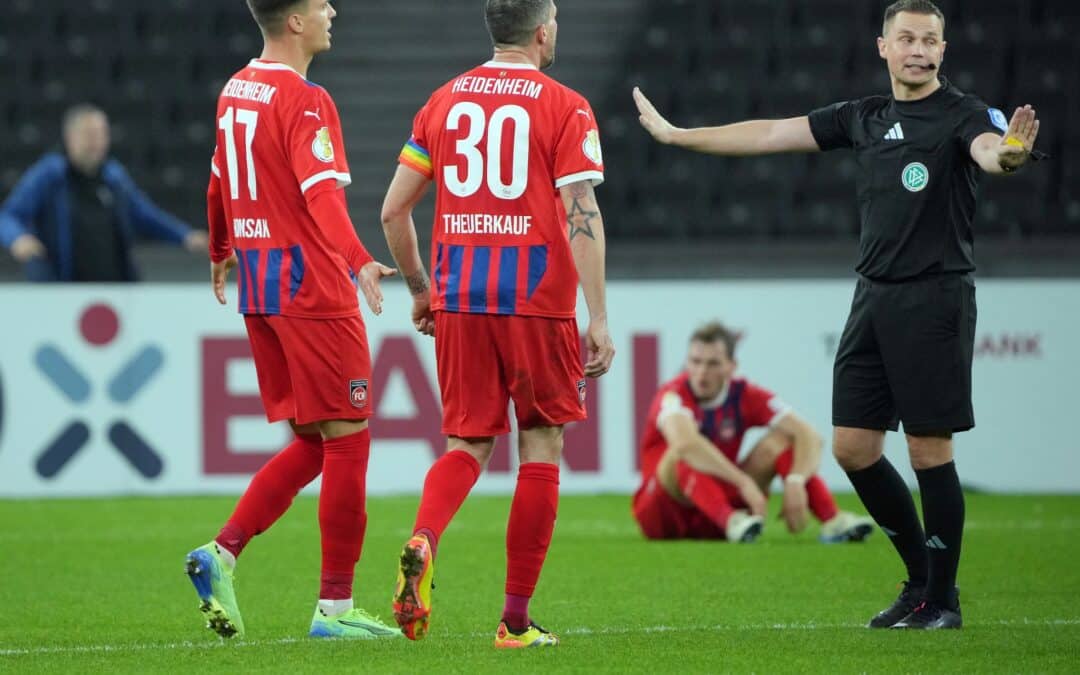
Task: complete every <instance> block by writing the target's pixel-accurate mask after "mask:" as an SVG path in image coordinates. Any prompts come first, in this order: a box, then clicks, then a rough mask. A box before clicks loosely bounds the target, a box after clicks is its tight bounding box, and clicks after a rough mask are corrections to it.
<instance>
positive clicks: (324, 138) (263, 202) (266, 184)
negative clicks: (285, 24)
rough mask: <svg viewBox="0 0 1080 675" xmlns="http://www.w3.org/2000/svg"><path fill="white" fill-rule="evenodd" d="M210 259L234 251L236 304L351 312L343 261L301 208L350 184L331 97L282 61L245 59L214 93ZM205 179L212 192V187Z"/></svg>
mask: <svg viewBox="0 0 1080 675" xmlns="http://www.w3.org/2000/svg"><path fill="white" fill-rule="evenodd" d="M217 127H218V128H217V147H216V148H215V149H214V159H213V162H212V165H211V169H212V174H213V175H212V176H211V183H213V181H215V180H219V181H220V183H221V184H220V194H221V198H220V201H221V207H220V208H221V209H222V210H223V211H224V218H219V217H215V209H216V208H217V205H215V204H210V205H209V210H210V225H211V228H210V229H211V232H210V234H211V258H212V259H213V260H215V262H216V261H220V260H222V259H224V258H226V257H227V256H228V254H229V252H230V251H231V250H232V249H235V251H236V255H237V258H238V260H239V263H240V264H239V267H238V270H237V271H238V274H237V277H238V283H239V287H240V292H239V297H240V312H242V313H244V314H280V315H283V316H295V317H308V318H334V317H343V316H354V315H356V314H358V313H359V303H358V300H357V295H356V283H355V278H354V277H353V275H352V273H351V271H350V269H349V265H348V263H347V262H346V261H345V258H344V257H343V256H342V255H341V253H340V252H339V251H338V249H337V247H335V246H334V244H333V243H332V242H331V240H330V238H329V237H328V236H327V235H326V233H324V232H322V231H321V230H320V229H319V227H318V225H316V222H315V220H314V219H313V218H312V216H311V214H310V213H309V211H308V204H309V203H310V202H311V201H312V200H313V199H314V198H315V197H316V196H317V195H319V194H321V193H323V192H327V191H336V193H337V194H336V195H335V198H339V199H341V200H344V199H345V192H344V190H343V189H342V188H343V187H344V186H346V185H348V184H349V183H350V182H351V178H350V177H349V165H348V164H347V163H346V161H345V146H344V144H343V142H342V134H341V122H340V120H339V119H338V112H337V108H336V107H335V106H334V101H333V100H332V99H331V98H330V95H329V94H328V93H327V92H326V90H325V89H323V88H322V87H320V86H318V85H316V84H314V83H312V82H308V81H307V80H305V79H304V78H303V77H302V76H301V75H300V74H299V73H298V72H296V71H295V70H293V69H292V68H290V67H289V66H287V65H285V64H282V63H274V62H270V61H261V60H258V59H256V60H253V61H251V62H250V63H249V64H248V65H247V66H246V67H245V68H243V69H242V70H240V71H239V72H237V73H236V74H235V75H233V76H232V78H231V79H230V80H229V81H228V83H226V85H225V88H224V89H223V90H222V92H221V96H220V97H219V99H218V107H217ZM213 187H214V186H213V184H211V192H213Z"/></svg>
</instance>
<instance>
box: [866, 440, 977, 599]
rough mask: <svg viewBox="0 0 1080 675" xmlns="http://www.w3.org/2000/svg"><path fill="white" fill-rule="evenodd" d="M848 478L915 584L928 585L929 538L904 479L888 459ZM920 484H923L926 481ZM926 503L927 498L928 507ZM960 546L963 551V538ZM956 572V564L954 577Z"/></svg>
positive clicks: (920, 480)
mask: <svg viewBox="0 0 1080 675" xmlns="http://www.w3.org/2000/svg"><path fill="white" fill-rule="evenodd" d="M954 475H955V474H954ZM848 478H850V479H851V484H852V485H853V486H854V487H855V492H857V493H858V495H859V499H861V500H862V503H863V506H865V507H866V510H867V512H868V513H869V514H870V517H871V518H873V519H874V521H875V522H877V524H878V527H880V528H881V531H882V532H884V533H885V534H886V535H888V537H889V541H891V542H892V544H893V546H895V547H896V552H897V553H899V554H900V557H901V558H903V560H904V565H906V566H907V572H908V580H909V581H910V582H911V585H912V586H926V581H927V579H926V575H927V570H928V569H929V566H930V563H929V561H928V559H927V555H926V551H927V549H926V538H925V537H924V536H923V528H922V523H920V522H919V514H918V513H917V512H916V511H915V501H914V500H913V499H912V498H911V490H909V489H908V486H907V484H906V483H904V479H903V478H901V477H900V474H899V473H897V472H896V468H895V467H893V465H892V464H890V463H889V460H887V459H885V457H882V458H881V459H879V460H878V461H877V462H875V463H874V464H871V465H870V466H868V467H866V468H865V469H860V470H858V471H849V472H848ZM919 482H920V484H921V483H922V478H920V479H919ZM925 504H926V497H925V496H924V497H923V505H924V507H925ZM938 536H941V535H938ZM957 544H958V546H957V548H958V549H959V539H958V540H957ZM955 571H956V565H955V564H954V565H953V572H954V574H955Z"/></svg>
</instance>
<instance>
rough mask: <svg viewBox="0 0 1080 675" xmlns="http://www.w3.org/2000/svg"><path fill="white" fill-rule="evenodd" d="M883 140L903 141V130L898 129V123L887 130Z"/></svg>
mask: <svg viewBox="0 0 1080 675" xmlns="http://www.w3.org/2000/svg"><path fill="white" fill-rule="evenodd" d="M885 140H887V141H902V140H904V130H903V129H902V128H901V127H900V123H899V122H897V123H896V124H894V125H892V129H889V133H887V134H885Z"/></svg>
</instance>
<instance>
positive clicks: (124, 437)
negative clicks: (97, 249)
mask: <svg viewBox="0 0 1080 675" xmlns="http://www.w3.org/2000/svg"><path fill="white" fill-rule="evenodd" d="M103 310H107V311H108V312H109V313H111V310H108V309H107V308H103V307H102V306H100V305H98V306H96V307H93V308H91V309H90V310H88V311H87V313H86V314H84V326H83V328H84V335H86V337H87V340H88V341H89V342H91V343H93V344H104V343H105V342H108V341H110V340H111V338H112V335H115V332H113V333H112V335H110V336H109V337H108V338H107V339H106V340H105V341H104V342H102V341H97V340H95V339H93V337H92V336H91V335H90V334H88V333H87V331H86V325H85V322H86V317H87V316H88V315H89V314H90V313H91V312H92V311H99V312H100V311H103ZM112 317H113V321H115V314H112ZM164 363H165V356H164V354H163V353H162V352H161V350H160V349H158V348H157V347H154V346H148V347H143V348H142V350H140V351H139V352H138V353H137V354H136V355H135V356H134V357H133V358H131V359H130V360H129V361H128V362H127V363H126V364H124V366H123V367H122V368H120V370H119V371H118V372H117V373H116V375H114V376H113V378H112V379H111V380H110V381H109V382H108V385H107V386H106V392H107V393H108V396H109V398H110V399H111V400H112V401H114V402H116V403H120V404H124V403H128V402H129V401H131V400H132V399H133V398H135V396H137V395H138V393H139V392H140V391H141V390H142V389H143V387H145V386H146V385H147V384H148V383H149V382H150V380H152V379H153V378H154V376H155V375H156V374H157V372H158V371H159V370H161V366H162V365H163V364H164ZM34 364H35V365H36V366H37V368H38V370H40V371H41V373H42V374H43V375H45V377H46V378H47V379H48V380H49V381H50V382H52V384H53V385H54V386H55V387H56V388H57V389H58V390H60V393H61V394H63V395H64V397H65V398H67V399H68V400H69V401H71V402H72V403H75V404H80V403H85V402H86V401H88V400H89V399H90V392H91V385H90V381H89V380H88V379H87V378H86V376H85V375H84V374H83V373H82V371H80V370H79V369H78V368H77V367H76V366H75V364H73V363H72V362H71V360H70V359H68V358H67V357H66V356H64V354H63V353H61V351H60V350H59V349H58V348H57V347H55V346H54V345H50V344H47V345H43V346H42V347H40V348H39V349H38V350H37V352H36V353H35V354H34ZM108 437H109V441H110V442H111V443H112V444H113V447H115V448H116V450H117V451H118V452H119V453H120V454H121V456H123V457H124V459H126V460H127V461H128V462H129V463H130V464H131V466H133V467H134V468H135V470H136V471H138V472H139V473H140V474H142V475H143V476H144V477H146V478H155V477H157V476H158V475H159V474H161V470H162V468H163V462H162V459H161V456H160V455H158V453H157V452H155V451H154V449H153V448H152V447H150V445H149V444H148V443H147V442H146V441H145V440H143V438H142V437H141V436H140V435H139V434H138V432H136V431H135V430H134V429H133V428H131V426H130V425H128V424H127V423H126V422H123V421H115V422H113V423H112V424H111V425H110V426H109V430H108ZM88 440H90V428H89V427H88V426H87V424H86V423H85V422H84V421H82V420H78V419H77V420H74V421H73V422H71V423H69V424H68V425H67V426H66V427H64V429H63V430H62V431H61V432H60V434H59V435H58V436H57V437H56V438H55V439H53V441H52V442H51V443H49V445H47V446H46V447H45V449H44V450H42V451H41V454H39V455H38V458H37V462H36V465H35V468H36V469H37V472H38V474H39V475H40V476H42V477H43V478H52V477H54V476H56V474H58V473H59V472H60V470H61V469H63V468H64V467H65V466H66V465H67V464H68V462H70V461H71V459H72V458H73V457H74V456H75V455H76V454H77V453H78V452H79V451H80V450H82V448H83V446H85V445H86V442H87V441H88Z"/></svg>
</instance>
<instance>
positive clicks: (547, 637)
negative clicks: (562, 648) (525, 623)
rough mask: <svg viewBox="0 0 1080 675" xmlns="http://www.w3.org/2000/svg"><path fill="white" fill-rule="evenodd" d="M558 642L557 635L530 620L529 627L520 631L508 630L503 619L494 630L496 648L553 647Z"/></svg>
mask: <svg viewBox="0 0 1080 675" xmlns="http://www.w3.org/2000/svg"><path fill="white" fill-rule="evenodd" d="M558 644H559V636H558V635H555V634H554V633H551V632H548V631H546V630H544V629H543V628H541V627H540V626H538V625H536V622H535V621H533V622H530V623H529V627H528V628H526V629H525V630H524V631H522V632H521V633H515V632H514V631H512V630H510V627H509V626H507V625H506V622H505V621H500V622H499V629H498V630H497V631H495V648H496V649H522V648H525V647H555V646H557V645H558Z"/></svg>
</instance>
